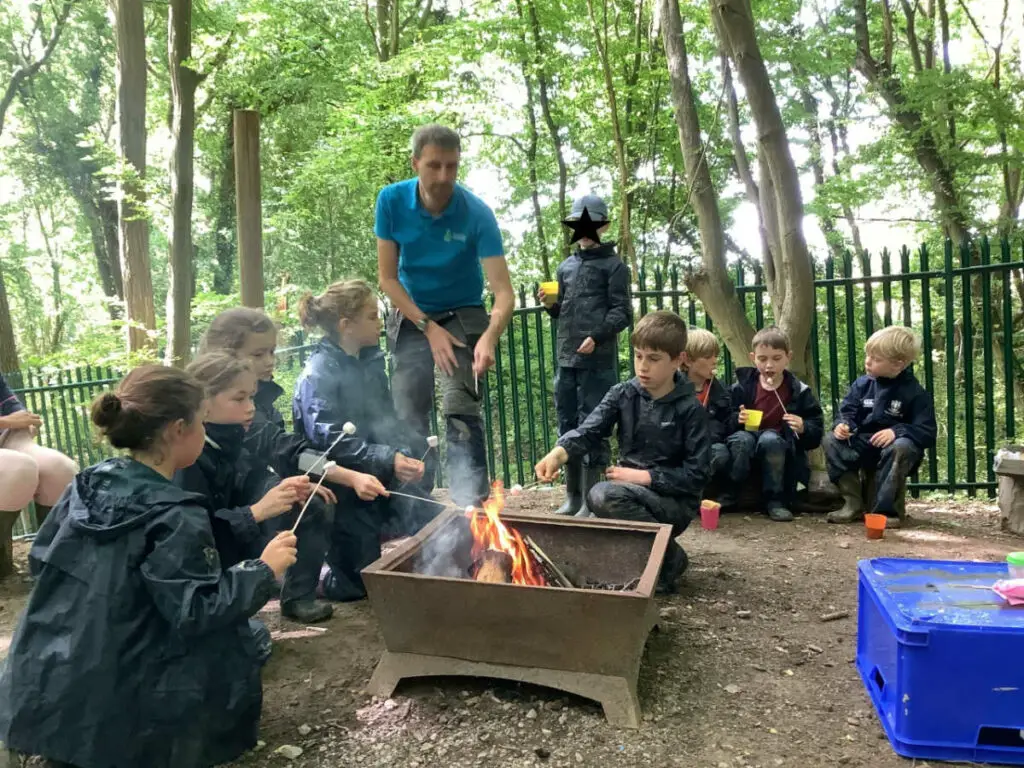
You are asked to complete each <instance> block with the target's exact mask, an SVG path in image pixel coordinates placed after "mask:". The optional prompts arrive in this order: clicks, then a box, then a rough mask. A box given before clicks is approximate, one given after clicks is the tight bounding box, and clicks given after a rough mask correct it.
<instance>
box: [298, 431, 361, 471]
mask: <svg viewBox="0 0 1024 768" xmlns="http://www.w3.org/2000/svg"><path fill="white" fill-rule="evenodd" d="M355 433H356V425H355V424H353V423H352V422H351V421H346V422H345V424H344V425H343V426H342V428H341V434H340V435H338V436H337V437H336V438H335V439H334V442H333V443H331V444H330V445H329V446H328V447H327V450H326V451H324V452H323V453H322V454H321V455H320V458H319V459H317V460H316V461H314V462H313V466H311V467H310V468H309V469H307V470H306V474H307V475H310V474H312V473H313V472H314V471H316V468H317V467H319V466H320V462H321V461H323V460H324V459H326V458H327V454H329V453H330V452H331V451H333V450H334V446H336V445H337V444H338V443H340V442H341V438H343V437H350V436H352V435H354V434H355ZM331 463H332V464H334V462H331ZM334 466H338V465H337V464H334ZM326 471H327V468H326V467H324V472H326ZM320 482H323V479H321V481H320Z"/></svg>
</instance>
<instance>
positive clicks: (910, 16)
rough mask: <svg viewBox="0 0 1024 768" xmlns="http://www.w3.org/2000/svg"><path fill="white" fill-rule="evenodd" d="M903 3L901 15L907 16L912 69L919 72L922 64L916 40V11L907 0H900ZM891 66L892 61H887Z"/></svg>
mask: <svg viewBox="0 0 1024 768" xmlns="http://www.w3.org/2000/svg"><path fill="white" fill-rule="evenodd" d="M900 3H901V4H902V5H903V15H904V16H906V18H907V43H908V44H909V46H910V55H911V56H912V57H913V59H914V71H915V72H920V71H921V70H922V68H923V67H924V65H923V64H922V63H921V50H920V47H919V43H918V41H917V24H916V18H915V17H916V12H915V10H914V8H913V7H912V6H911V5H910V3H909V2H908V1H907V0H900ZM889 66H890V67H891V66H892V62H891V61H890V62H889Z"/></svg>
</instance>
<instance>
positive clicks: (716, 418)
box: [697, 376, 734, 443]
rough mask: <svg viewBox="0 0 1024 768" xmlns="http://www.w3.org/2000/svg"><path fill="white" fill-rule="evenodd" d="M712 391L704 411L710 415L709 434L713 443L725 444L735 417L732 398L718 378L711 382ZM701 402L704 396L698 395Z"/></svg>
mask: <svg viewBox="0 0 1024 768" xmlns="http://www.w3.org/2000/svg"><path fill="white" fill-rule="evenodd" d="M709 386H710V387H711V391H710V392H708V399H707V404H706V405H705V406H704V410H706V411H707V413H708V434H709V435H710V436H711V442H712V443H724V442H725V439H726V438H727V437H728V436H729V434H730V432H729V427H730V423H731V421H732V418H733V416H734V414H733V408H732V397H731V396H730V394H729V390H727V389H726V388H725V385H724V384H722V382H721V381H719V379H718V377H717V376H716V377H715V378H713V379H712V380H711V384H710V385H709ZM697 398H698V399H699V400H702V399H703V395H698V396H697Z"/></svg>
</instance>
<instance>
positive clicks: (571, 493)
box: [555, 460, 583, 515]
mask: <svg viewBox="0 0 1024 768" xmlns="http://www.w3.org/2000/svg"><path fill="white" fill-rule="evenodd" d="M582 488H583V464H582V463H581V462H580V461H578V460H576V461H570V462H569V463H568V464H566V465H565V503H564V504H563V505H562V506H560V507H559V508H558V509H557V510H555V514H556V515H575V514H576V513H577V512H579V511H580V507H582V506H583V494H582Z"/></svg>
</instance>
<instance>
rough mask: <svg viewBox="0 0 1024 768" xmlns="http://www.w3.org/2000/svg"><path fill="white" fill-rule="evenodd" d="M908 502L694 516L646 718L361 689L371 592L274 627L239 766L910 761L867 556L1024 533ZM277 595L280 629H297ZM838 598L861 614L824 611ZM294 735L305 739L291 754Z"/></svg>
mask: <svg viewBox="0 0 1024 768" xmlns="http://www.w3.org/2000/svg"><path fill="white" fill-rule="evenodd" d="M557 500H558V496H557V494H555V493H551V492H543V491H542V492H536V493H527V494H525V495H524V496H520V497H513V498H510V500H509V508H510V510H515V511H527V512H538V513H539V512H544V511H547V510H549V509H552V508H553V507H554V506H555V504H556V502H557ZM908 506H909V514H910V515H911V516H912V524H911V525H910V526H908V527H907V528H905V529H903V530H901V531H891V532H888V533H887V535H886V537H885V539H884V540H882V541H876V542H871V541H867V540H866V539H865V537H864V533H863V528H862V527H861V526H830V525H828V524H826V523H825V521H824V518H823V517H821V516H803V517H799V518H798V519H797V521H796V522H795V523H792V524H788V525H786V524H779V523H771V522H769V521H767V520H766V519H765V518H763V517H746V516H741V515H730V516H724V517H723V520H722V524H721V527H720V528H719V530H717V531H712V532H708V531H702V530H700V528H699V527H696V528H691V529H690V530H689V531H687V532H686V533H685V534H684V535H683V538H682V539H681V543H682V544H683V545H684V547H685V548H686V549H687V551H688V552H689V553H690V557H691V564H690V569H689V571H688V572H687V574H686V576H685V577H684V579H683V582H682V587H681V592H680V594H678V595H675V596H672V597H670V598H666V599H662V600H659V603H660V605H661V609H662V610H661V612H662V619H663V620H662V622H661V627H660V629H659V630H656V631H655V632H654V633H652V635H651V637H650V639H649V641H648V644H647V652H646V655H645V658H644V663H643V666H642V668H641V672H640V701H641V706H642V708H643V711H644V723H643V726H642V727H641V728H640V730H637V731H630V730H624V729H616V728H613V727H611V726H609V725H608V724H607V723H606V722H605V720H604V718H603V716H602V713H601V710H600V707H599V706H598V705H597V704H594V703H592V702H589V701H586V700H584V699H579V698H575V697H569V696H565V695H563V694H560V693H559V692H557V691H552V690H548V689H543V688H536V687H531V686H524V685H517V684H512V683H504V682H500V681H494V680H483V679H465V678H438V679H429V680H426V681H419V682H411V683H403V684H402V685H401V686H400V687H399V689H398V691H397V692H396V694H395V696H394V698H393V699H389V700H384V701H382V700H376V699H374V698H371V697H370V696H368V695H366V694H365V693H364V692H363V686H364V685H365V684H366V682H367V681H368V680H369V678H370V675H371V673H372V671H373V668H374V665H375V663H376V662H377V659H378V658H379V656H380V653H381V650H382V645H381V638H380V635H379V633H378V630H377V624H376V621H375V619H374V616H373V612H372V610H371V608H370V606H369V604H368V603H367V602H365V601H364V602H362V603H359V604H354V605H353V604H348V605H339V606H338V607H337V608H338V609H337V611H336V613H335V617H334V618H333V619H332V620H331V621H330V622H328V623H327V624H326V625H325V626H326V628H327V631H326V632H317V633H315V634H312V635H311V636H306V637H287V636H286V637H285V638H283V639H282V638H280V637H279V639H278V640H277V642H276V643H275V647H274V655H273V658H272V659H271V661H270V663H269V664H268V666H267V668H266V670H265V673H264V710H263V723H262V742H261V745H260V748H259V749H258V750H257V751H255V752H253V753H251V754H249V755H247V756H246V757H244V758H243V759H242V760H239V761H238V762H236V763H234V764H233V765H235V766H284V765H291V766H295V767H296V768H301V767H305V766H308V767H309V768H312V767H313V766H317V767H320V766H323V767H324V768H327V767H328V766H330V767H332V768H333V767H334V766H402V767H403V768H404V767H410V768H417V767H421V768H427V767H428V766H444V767H445V768H455V767H456V766H480V765H501V766H529V765H550V766H602V767H603V766H625V767H627V768H632V767H633V766H686V767H687V768H733V767H734V766H760V767H762V768H769V767H772V768H774V766H801V767H814V768H816V767H817V766H866V767H870V768H890V766H892V767H895V766H909V765H911V764H912V762H911V761H904V760H902V759H900V758H898V757H897V756H896V755H895V754H894V753H893V751H892V749H891V748H890V746H889V743H888V741H887V740H886V739H885V737H884V735H883V733H882V729H881V727H880V726H879V724H878V722H877V719H876V718H875V716H874V713H873V710H872V708H871V705H870V702H869V700H868V698H867V696H866V694H865V693H864V690H863V687H862V685H861V682H860V679H859V678H858V676H857V672H856V669H855V667H854V663H853V662H854V654H855V651H856V610H857V604H856V595H857V592H856V589H857V578H856V564H857V561H858V560H860V559H863V558H868V557H883V556H888V557H892V556H896V557H901V556H906V557H921V558H943V559H972V560H1002V559H1003V558H1004V557H1005V554H1006V553H1007V552H1008V551H1010V550H1012V549H1020V548H1022V547H1021V543H1020V540H1019V539H1016V540H1015V539H1013V538H1012V537H1009V536H1006V535H1004V534H1002V533H1001V532H1000V531H999V525H998V514H997V511H996V509H995V507H994V506H992V505H989V504H985V503H981V502H945V501H944V502H934V503H933V502H921V503H912V504H910V505H908ZM19 551H21V552H22V554H24V553H25V551H26V547H25V546H24V545H21V546H20V549H19ZM27 590H28V585H27V583H25V582H24V580H22V579H20V578H19V577H14V578H12V579H8V580H6V581H5V582H3V583H0V633H2V635H3V638H4V639H3V641H2V642H3V643H6V642H9V635H10V632H11V630H12V628H13V625H14V623H15V621H16V618H17V614H18V612H19V611H20V610H21V608H22V606H23V605H24V600H25V597H26V595H27ZM272 610H273V609H272V607H271V612H270V613H267V614H265V618H267V619H268V623H269V624H270V625H271V628H272V629H274V630H277V631H278V632H280V631H286V632H287V631H291V632H295V631H296V630H301V628H300V627H296V626H285V624H282V622H281V619H280V617H279V616H278V615H276V614H274V613H273V612H272ZM835 611H848V612H849V614H850V616H849V618H845V619H841V620H838V621H832V622H828V623H824V622H822V621H821V619H820V617H821V615H822V614H826V613H830V612H835ZM746 612H749V614H748V613H746ZM299 634H301V632H300V633H299ZM551 642H553V643H557V642H559V639H558V638H551ZM593 642H600V638H594V640H593ZM283 746H290V747H299V748H301V750H302V753H301V755H298V756H297V757H294V758H292V759H289V758H286V757H284V756H282V755H281V754H278V753H277V752H276V750H278V749H279V748H281V747H283ZM916 765H918V766H921V765H923V763H921V762H917V763H916Z"/></svg>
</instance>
